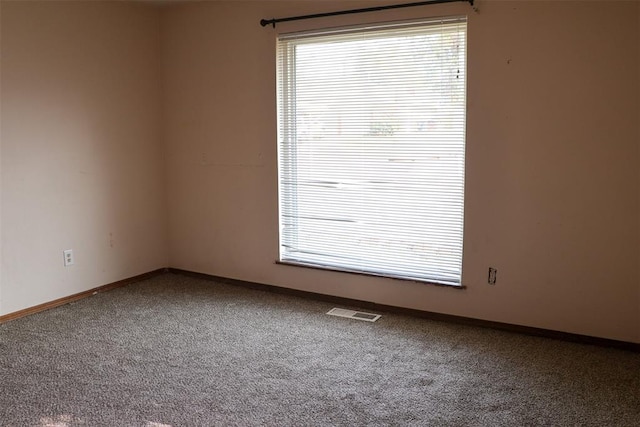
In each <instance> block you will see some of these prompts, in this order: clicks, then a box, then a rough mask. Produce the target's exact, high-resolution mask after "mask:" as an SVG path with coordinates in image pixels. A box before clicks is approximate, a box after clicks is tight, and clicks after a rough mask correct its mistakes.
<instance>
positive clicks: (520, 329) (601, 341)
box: [168, 268, 640, 353]
mask: <svg viewBox="0 0 640 427" xmlns="http://www.w3.org/2000/svg"><path fill="white" fill-rule="evenodd" d="M168 271H169V272H171V273H175V274H181V275H185V276H191V277H197V278H201V279H206V280H212V281H216V282H220V283H226V284H229V285H235V286H242V287H244V288H250V289H258V290H263V291H269V292H275V293H280V294H286V295H293V296H297V297H302V298H311V299H314V300H319V301H326V302H330V303H332V304H340V305H344V306H349V307H357V308H360V309H366V310H371V311H376V312H387V313H396V314H404V315H410V316H414V317H422V318H425V319H430V320H437V321H442V322H450V323H457V324H462V325H469V326H478V327H482V328H490V329H498V330H502V331H507V332H513V333H518V334H524V335H532V336H538V337H544V338H551V339H557V340H561V341H569V342H575V343H580V344H589V345H596V346H600V347H611V348H617V349H622V350H628V351H633V352H637V353H640V343H634V342H629V341H619V340H613V339H608V338H600V337H593V336H589V335H580V334H573V333H570V332H560V331H554V330H552V329H543V328H534V327H531V326H521V325H513V324H510V323H502V322H493V321H490V320H482V319H474V318H471V317H463V316H455V315H452V314H442V313H434V312H430V311H423V310H416V309H411V308H403V307H396V306H392V305H384V304H377V303H373V302H369V301H361V300H356V299H351V298H343V297H337V296H332V295H325V294H319V293H315V292H309V291H301V290H297V289H289V288H283V287H280V286H275V285H266V284H262V283H255V282H247V281H244V280H238V279H230V278H227V277H220V276H214V275H210V274H205V273H196V272H193V271H188V270H182V269H179V268H169V269H168Z"/></svg>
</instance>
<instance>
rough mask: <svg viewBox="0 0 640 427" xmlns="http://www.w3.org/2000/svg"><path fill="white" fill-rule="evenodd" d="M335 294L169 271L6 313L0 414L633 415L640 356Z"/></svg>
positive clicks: (220, 417)
mask: <svg viewBox="0 0 640 427" xmlns="http://www.w3.org/2000/svg"><path fill="white" fill-rule="evenodd" d="M332 307H333V305H332V304H328V303H325V302H319V301H313V300H308V299H304V298H297V297H292V296H286V295H281V294H276V293H270V292H265V291H257V290H250V289H245V288H242V287H236V286H231V285H225V284H219V283H215V282H212V281H207V280H202V279H197V278H193V277H187V276H182V275H177V274H171V273H167V274H163V275H160V276H157V277H154V278H152V279H149V280H146V281H143V282H139V283H136V284H132V285H129V286H127V287H124V288H119V289H116V290H113V291H110V292H105V293H101V294H97V295H95V296H93V297H91V298H87V299H84V300H81V301H78V302H76V303H73V304H68V305H65V306H62V307H58V308H55V309H52V310H48V311H46V312H42V313H39V314H35V315H32V316H29V317H25V318H22V319H18V320H14V321H11V322H6V323H4V324H2V325H0V381H1V382H0V425H2V426H20V427H22V426H54V427H67V426H140V427H163V426H171V427H177V426H369V425H371V426H378V425H388V426H537V425H554V426H577V425H580V426H640V354H638V353H633V352H627V351H624V350H616V349H610V348H602V347H595V346H589V345H582V344H575V343H568V342H561V341H556V340H551V339H546V338H537V337H530V336H523V335H518V334H513V333H508V332H501V331H496V330H491V329H483V328H475V327H470V326H463V325H455V324H449V323H444V322H435V321H429V320H425V319H418V318H412V317H408V316H402V315H397V314H387V313H382V314H383V316H382V318H381V319H380V320H378V321H377V322H375V323H369V322H363V321H358V320H351V319H344V318H338V317H332V316H327V315H325V312H327V311H328V310H329V309H330V308H332ZM346 308H348V307H346Z"/></svg>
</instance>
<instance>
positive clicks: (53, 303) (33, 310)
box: [0, 268, 168, 323]
mask: <svg viewBox="0 0 640 427" xmlns="http://www.w3.org/2000/svg"><path fill="white" fill-rule="evenodd" d="M167 271H168V269H167V268H160V269H158V270H153V271H149V272H147V273H143V274H139V275H137V276H133V277H129V278H127V279H123V280H118V281H117V282H113V283H108V284H106V285H102V286H98V287H97V288H93V289H89V290H88V291H83V292H78V293H77V294H73V295H69V296H66V297H63V298H58V299H56V300H53V301H49V302H45V303H43V304H38V305H35V306H33V307H28V308H25V309H23V310H18V311H14V312H12V313H9V314H5V315H3V316H0V323H4V322H8V321H10V320H15V319H19V318H21V317H25V316H29V315H31V314H35V313H40V312H41V311H45V310H49V309H50V308H54V307H59V306H61V305H64V304H69V303H70V302H74V301H77V300H79V299H82V298H87V297H90V296H92V295H95V294H98V293H101V292H106V291H110V290H112V289H116V288H120V287H122V286H126V285H129V284H131V283H135V282H139V281H141V280H145V279H150V278H152V277H154V276H157V275H159V274H162V273H166V272H167Z"/></svg>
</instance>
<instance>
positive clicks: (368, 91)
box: [277, 17, 466, 285]
mask: <svg viewBox="0 0 640 427" xmlns="http://www.w3.org/2000/svg"><path fill="white" fill-rule="evenodd" d="M277 51H278V57H277V63H278V82H277V83H278V150H279V201H280V213H279V215H280V261H281V262H286V263H294V264H302V265H309V266H315V267H321V268H328V269H336V270H344V271H350V272H360V273H368V274H373V275H382V276H390V277H396V278H405V279H412V280H420V281H428V282H435V283H442V284H450V285H460V284H461V268H462V236H463V206H464V147H465V111H466V100H465V93H466V84H465V82H466V78H465V77H466V18H463V17H456V18H447V19H438V20H428V21H420V22H411V23H395V24H393V23H392V24H389V23H386V24H381V25H378V26H368V27H360V28H351V29H332V30H326V31H315V32H312V33H311V32H308V33H297V34H287V35H280V36H279V38H278V50H277Z"/></svg>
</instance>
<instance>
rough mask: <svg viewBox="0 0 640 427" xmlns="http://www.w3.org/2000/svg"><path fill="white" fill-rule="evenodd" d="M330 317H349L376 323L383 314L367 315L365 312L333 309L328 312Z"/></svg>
mask: <svg viewBox="0 0 640 427" xmlns="http://www.w3.org/2000/svg"><path fill="white" fill-rule="evenodd" d="M327 314H328V315H330V316H338V317H347V318H349V319H356V320H364V321H365V322H375V321H376V320H378V319H379V318H380V317H382V315H381V314H374V313H365V312H363V311H354V310H345V309H344V308H332V309H331V310H329V311H327Z"/></svg>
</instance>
